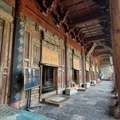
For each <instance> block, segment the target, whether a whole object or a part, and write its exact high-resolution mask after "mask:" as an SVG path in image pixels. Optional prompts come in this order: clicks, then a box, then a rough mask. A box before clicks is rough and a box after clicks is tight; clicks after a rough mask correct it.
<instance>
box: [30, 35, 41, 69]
mask: <svg viewBox="0 0 120 120" xmlns="http://www.w3.org/2000/svg"><path fill="white" fill-rule="evenodd" d="M31 49H32V52H31V53H32V54H31V56H32V59H31V67H34V68H39V67H40V39H38V38H36V37H34V36H32V47H31Z"/></svg>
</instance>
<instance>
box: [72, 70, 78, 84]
mask: <svg viewBox="0 0 120 120" xmlns="http://www.w3.org/2000/svg"><path fill="white" fill-rule="evenodd" d="M73 81H74V82H75V83H76V84H78V81H79V70H75V69H74V77H73Z"/></svg>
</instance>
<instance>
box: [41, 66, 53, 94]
mask: <svg viewBox="0 0 120 120" xmlns="http://www.w3.org/2000/svg"><path fill="white" fill-rule="evenodd" d="M53 90H54V67H50V66H43V74H42V93H47V92H50V91H53Z"/></svg>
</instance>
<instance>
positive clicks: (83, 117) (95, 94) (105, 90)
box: [34, 81, 116, 120]
mask: <svg viewBox="0 0 120 120" xmlns="http://www.w3.org/2000/svg"><path fill="white" fill-rule="evenodd" d="M111 91H112V81H102V82H100V83H97V85H96V86H91V87H90V88H89V90H87V91H86V92H84V91H78V92H77V93H76V94H74V95H71V97H72V100H71V101H69V102H68V103H66V104H65V105H63V106H61V107H56V106H52V105H46V104H41V108H40V109H39V110H36V111H34V112H35V113H38V114H42V115H45V116H47V117H49V118H52V119H55V120H115V119H114V116H113V114H111V111H112V109H111V106H114V105H115V103H116V100H115V99H113V97H114V95H113V94H112V93H111ZM43 120H45V119H43Z"/></svg>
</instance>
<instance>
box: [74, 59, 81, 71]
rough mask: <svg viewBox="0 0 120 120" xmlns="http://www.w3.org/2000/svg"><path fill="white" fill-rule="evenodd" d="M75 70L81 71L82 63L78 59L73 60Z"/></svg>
mask: <svg viewBox="0 0 120 120" xmlns="http://www.w3.org/2000/svg"><path fill="white" fill-rule="evenodd" d="M73 68H74V69H77V70H79V69H80V62H79V60H78V59H75V58H73Z"/></svg>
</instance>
